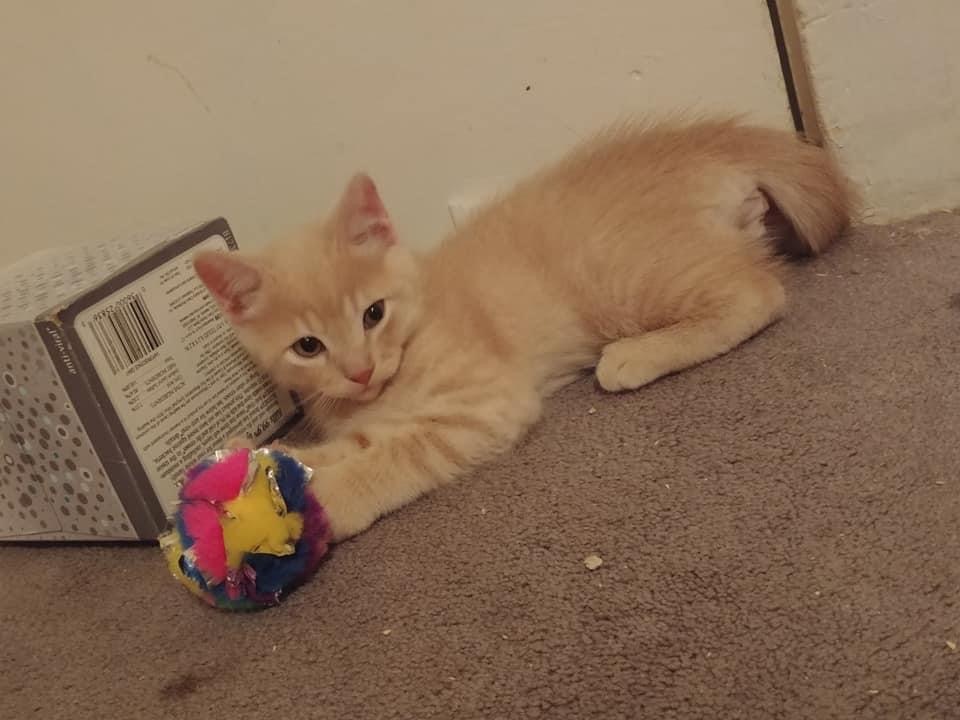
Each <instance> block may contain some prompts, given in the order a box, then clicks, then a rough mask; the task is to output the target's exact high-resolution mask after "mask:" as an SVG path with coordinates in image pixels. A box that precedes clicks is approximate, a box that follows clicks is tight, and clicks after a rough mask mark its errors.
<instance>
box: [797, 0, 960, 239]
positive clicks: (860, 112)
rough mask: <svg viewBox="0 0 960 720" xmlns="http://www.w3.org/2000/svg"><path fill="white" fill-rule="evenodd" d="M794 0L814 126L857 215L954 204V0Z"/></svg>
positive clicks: (957, 163) (958, 183)
mask: <svg viewBox="0 0 960 720" xmlns="http://www.w3.org/2000/svg"><path fill="white" fill-rule="evenodd" d="M795 4H796V7H797V10H798V16H799V28H800V34H801V38H802V40H803V42H804V44H805V47H806V54H807V60H808V67H809V70H810V75H811V80H812V85H813V91H814V94H815V96H816V101H817V105H818V109H819V114H820V116H821V119H822V124H823V130H824V133H825V136H826V138H827V140H828V142H830V143H832V144H833V145H834V146H835V147H836V148H837V151H838V153H839V155H840V157H841V158H842V160H843V162H844V163H845V166H846V167H847V168H848V170H849V171H850V173H851V174H852V175H853V177H854V179H855V180H856V181H858V182H859V184H860V185H861V186H862V187H863V189H864V193H865V195H866V200H867V202H868V205H869V207H868V208H867V212H868V216H867V218H865V219H867V220H868V221H872V222H886V221H888V220H893V219H897V218H904V217H909V216H911V215H916V214H919V213H922V212H927V211H930V210H937V209H945V208H953V207H957V206H960V44H958V42H960V3H957V2H956V0H923V1H922V2H916V1H915V2H907V1H906V0H795Z"/></svg>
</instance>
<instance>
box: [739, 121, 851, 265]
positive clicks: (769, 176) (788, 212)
mask: <svg viewBox="0 0 960 720" xmlns="http://www.w3.org/2000/svg"><path fill="white" fill-rule="evenodd" d="M741 132H742V133H744V137H743V142H744V147H743V150H744V152H743V155H742V156H741V157H743V158H746V160H747V164H748V165H749V166H750V167H749V172H750V173H751V175H753V177H754V178H755V180H756V183H757V186H758V187H759V189H760V190H761V192H763V193H764V194H765V195H766V196H767V200H768V202H769V203H770V206H771V212H770V213H769V214H768V216H767V218H766V221H767V227H768V229H769V231H770V234H771V235H772V236H773V237H774V239H775V241H776V242H777V243H778V244H779V245H780V249H781V250H782V251H784V252H787V253H789V254H791V255H816V254H818V253H820V252H823V251H824V250H825V249H826V248H827V247H828V246H829V245H830V244H831V243H832V242H833V241H834V240H835V239H836V238H837V237H838V236H839V235H840V234H842V233H843V231H844V230H846V229H847V227H848V226H849V225H850V223H851V221H852V219H853V216H854V214H855V213H856V212H857V210H858V207H859V202H860V201H859V198H858V195H857V192H856V190H855V189H854V187H853V184H852V183H851V182H850V180H849V179H848V178H847V177H846V175H845V174H844V173H843V171H842V170H841V169H840V167H839V166H838V164H837V162H836V160H835V159H834V157H833V156H832V155H831V154H830V153H829V152H828V151H827V150H824V149H823V148H820V147H817V146H816V145H812V144H810V143H807V142H805V141H803V140H801V139H800V138H799V137H797V136H796V135H794V134H792V133H788V132H782V131H778V130H770V129H765V128H756V127H742V128H741Z"/></svg>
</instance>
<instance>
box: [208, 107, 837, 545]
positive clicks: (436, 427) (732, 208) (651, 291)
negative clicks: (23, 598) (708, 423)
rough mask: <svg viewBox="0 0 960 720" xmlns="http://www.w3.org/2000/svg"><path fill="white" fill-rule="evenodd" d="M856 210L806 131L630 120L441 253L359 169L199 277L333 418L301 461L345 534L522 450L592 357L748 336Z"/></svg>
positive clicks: (699, 354)
mask: <svg viewBox="0 0 960 720" xmlns="http://www.w3.org/2000/svg"><path fill="white" fill-rule="evenodd" d="M854 203H855V196H854V191H853V189H852V187H851V186H850V184H849V183H848V181H847V180H846V179H845V177H844V176H843V175H842V174H841V172H840V170H839V169H838V168H837V167H836V165H835V164H834V162H833V160H832V159H831V157H830V156H829V155H828V154H827V153H826V152H825V151H824V150H822V149H820V148H817V147H815V146H812V145H809V144H806V143H804V142H802V141H800V140H799V139H797V138H796V137H795V136H794V135H793V134H791V133H787V132H780V131H775V130H769V129H763V128H757V127H751V126H746V125H742V124H740V123H739V122H738V121H734V120H715V121H701V122H694V123H691V124H686V125H680V124H670V123H664V124H659V125H650V126H647V127H638V126H631V125H624V126H619V127H615V128H613V129H610V130H608V131H606V132H603V133H601V134H599V135H598V136H597V137H595V138H594V139H592V140H591V141H589V142H586V143H584V144H582V145H581V146H579V147H577V148H575V149H574V150H573V151H572V152H570V153H569V154H568V155H566V156H565V157H564V158H562V159H561V160H560V161H559V162H557V163H555V164H553V165H552V166H550V167H548V168H546V169H544V170H543V171H541V172H539V173H537V174H535V175H533V176H532V177H530V178H528V179H526V180H523V181H522V182H520V183H518V184H517V185H516V186H515V187H514V189H513V190H512V191H511V192H509V193H508V194H506V195H504V196H503V197H501V198H500V199H498V200H496V201H494V202H493V203H491V204H490V205H489V206H488V207H486V208H485V209H483V210H481V211H479V212H478V213H476V214H475V215H474V216H473V217H472V218H471V219H470V220H469V222H468V223H467V224H466V225H465V226H464V227H463V228H462V229H459V230H457V231H456V232H454V233H453V234H452V235H451V236H450V237H449V238H447V239H446V240H445V241H444V242H443V243H442V244H440V245H439V246H438V247H437V248H436V249H435V250H433V251H431V252H429V253H427V254H424V255H423V256H417V255H415V254H414V253H412V252H411V251H410V250H409V249H407V248H405V247H404V246H403V245H402V244H401V243H400V242H399V240H398V238H397V233H396V230H395V228H394V226H393V224H392V223H391V220H390V217H389V215H388V214H387V211H386V209H385V208H384V204H383V202H382V201H381V199H380V197H379V195H378V192H377V189H376V187H375V185H374V183H373V181H372V180H371V179H370V178H369V177H367V176H366V175H363V174H360V175H357V176H356V177H354V178H353V179H352V180H351V181H350V183H349V185H348V187H347V188H346V191H345V192H344V194H343V197H342V199H341V200H340V202H339V204H338V205H337V207H336V208H335V209H334V210H333V212H332V213H331V214H330V216H329V217H327V218H326V219H324V220H323V221H321V222H318V223H316V224H314V225H311V226H309V227H306V228H305V229H303V230H302V231H301V232H299V233H298V234H296V235H293V236H292V237H288V238H285V239H281V240H278V241H276V242H275V243H274V244H273V245H272V246H270V247H269V248H268V249H266V250H264V251H262V252H258V253H219V252H204V253H202V254H198V255H197V257H196V259H195V269H196V272H197V273H198V275H199V276H200V278H201V279H202V280H203V282H204V283H205V284H206V286H207V288H208V289H209V291H210V292H211V294H212V295H213V297H215V298H216V300H217V301H218V303H219V304H220V307H221V308H222V311H223V313H224V314H225V316H226V317H227V318H228V319H229V321H230V322H231V323H232V324H233V326H234V327H235V329H236V332H237V333H238V335H239V338H240V340H241V342H242V344H243V345H244V347H246V349H247V350H248V351H249V352H250V354H251V355H252V356H253V358H254V359H255V360H256V362H258V363H259V365H260V366H262V367H263V368H264V369H265V370H266V371H268V372H269V373H270V374H271V375H272V377H273V378H274V379H275V380H276V382H277V383H278V384H279V385H281V386H283V387H287V388H291V389H293V390H295V391H297V392H298V393H299V394H300V395H301V396H302V397H303V398H305V403H306V405H307V409H308V415H309V417H310V418H311V420H312V422H313V424H314V426H315V427H317V428H319V429H322V431H323V434H324V436H325V440H324V442H320V443H318V444H315V445H310V446H305V447H296V448H292V449H290V452H292V453H293V454H294V455H295V456H297V457H298V458H299V459H301V460H302V461H303V462H304V463H306V464H307V465H309V466H311V467H313V468H314V469H315V470H316V473H315V479H314V481H313V482H314V489H315V490H316V493H317V496H318V497H319V499H320V501H321V503H322V504H323V505H324V507H325V508H326V511H327V513H328V514H329V518H330V522H331V526H332V529H333V534H334V539H335V540H343V539H345V538H347V537H349V536H351V535H354V534H356V533H359V532H361V531H363V530H364V529H366V528H368V527H369V526H370V525H371V524H372V523H373V522H374V521H375V520H376V519H377V518H378V517H380V516H382V515H384V514H386V513H389V512H391V511H393V510H395V509H397V508H399V507H401V506H402V505H404V504H405V503H408V502H410V501H412V500H413V499H415V498H417V497H418V496H420V495H422V494H424V493H426V492H429V491H430V490H432V489H434V488H436V487H437V486H439V485H442V484H444V483H446V482H448V481H450V480H451V479H453V478H454V477H456V476H458V475H461V474H463V473H464V472H465V471H466V470H467V469H468V468H470V467H472V466H474V465H476V464H477V463H482V462H484V461H487V460H489V459H491V458H492V457H494V456H495V455H497V454H498V453H502V452H504V451H506V450H507V449H508V448H510V447H511V446H512V445H513V444H514V443H515V442H516V441H517V439H518V438H519V437H520V436H521V435H522V434H523V433H524V431H525V430H526V429H527V428H529V427H530V426H531V424H533V423H534V422H535V421H536V420H537V418H538V416H539V415H540V410H541V403H542V400H543V398H544V397H545V396H547V395H549V394H550V393H551V392H553V391H554V390H556V389H557V388H559V387H561V386H562V385H564V384H565V383H568V382H570V381H571V380H573V379H574V378H576V377H577V376H578V375H579V374H581V373H582V372H583V371H584V370H586V369H589V368H595V373H596V377H597V380H598V382H599V384H600V386H601V387H603V388H604V389H606V390H608V391H611V392H616V391H621V390H632V389H635V388H639V387H641V386H643V385H646V384H647V383H650V382H653V381H654V380H656V379H657V378H660V377H662V376H664V375H667V374H669V373H673V372H676V371H679V370H682V369H684V368H687V367H690V366H692V365H695V364H698V363H702V362H704V361H706V360H710V359H711V358H714V357H717V356H718V355H721V354H723V353H726V352H727V351H729V350H731V349H732V348H734V347H735V346H736V345H738V344H739V343H741V342H743V341H744V340H746V339H748V338H750V337H751V336H752V335H754V334H755V333H757V332H759V331H760V330H762V329H763V328H764V327H766V326H767V325H769V324H770V323H772V322H774V321H775V320H776V319H777V318H779V317H780V316H781V314H782V313H783V312H784V304H785V296H784V288H783V285H782V284H781V281H780V279H779V277H778V261H777V255H778V253H777V250H778V249H786V250H787V251H788V252H790V253H791V254H795V255H802V254H816V253H818V252H820V251H821V250H823V249H825V248H826V247H827V245H829V244H830V242H831V241H833V240H834V239H835V238H836V237H837V236H838V235H839V234H840V233H841V232H842V231H843V230H844V229H845V228H846V227H847V225H848V224H849V222H850V219H851V212H852V209H853V207H854Z"/></svg>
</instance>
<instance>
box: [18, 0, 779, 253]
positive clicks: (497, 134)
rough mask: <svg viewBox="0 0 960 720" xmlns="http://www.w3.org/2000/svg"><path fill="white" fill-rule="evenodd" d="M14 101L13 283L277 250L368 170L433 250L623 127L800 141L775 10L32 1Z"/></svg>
mask: <svg viewBox="0 0 960 720" xmlns="http://www.w3.org/2000/svg"><path fill="white" fill-rule="evenodd" d="M528 86H529V90H528V89H527V87H528ZM0 89H2V98H3V108H2V121H0V123H2V132H0V167H2V175H0V183H2V186H0V263H6V262H9V261H10V260H12V259H14V258H16V257H19V256H22V255H24V254H26V253H27V252H29V251H31V250H33V249H36V248H39V247H44V246H50V245H56V244H62V243H64V242H79V241H84V240H92V239H100V238H103V237H108V236H113V235H116V234H120V233H123V232H126V231H129V230H132V229H149V228H150V227H152V226H156V225H166V224H168V223H169V222H171V221H179V220H181V219H188V220H189V219H193V218H195V217H202V216H211V215H214V214H221V213H222V214H225V215H226V216H227V218H228V219H229V220H230V222H231V223H232V224H233V225H234V228H235V230H236V232H237V235H238V238H239V240H240V242H241V245H243V244H248V245H249V244H254V243H259V242H262V241H263V240H264V239H265V238H266V237H268V236H269V235H272V234H273V233H275V232H277V231H280V230H282V229H284V228H285V227H288V226H289V225H292V224H295V223H299V222H301V221H303V220H306V219H308V218H309V217H311V216H313V215H315V214H318V213H320V212H322V211H324V210H325V209H326V208H327V207H328V206H329V204H330V203H331V202H332V201H333V197H334V195H335V194H336V193H337V192H339V189H340V186H341V184H342V183H343V182H344V181H345V179H346V178H347V176H348V175H349V174H350V173H352V172H353V171H354V170H356V169H358V168H365V169H367V170H369V171H370V172H372V173H373V174H374V175H375V177H377V178H378V181H379V183H380V185H381V187H382V190H383V191H384V193H385V195H386V199H387V201H388V204H389V205H390V206H391V208H392V210H393V212H394V214H395V217H396V218H397V221H398V224H399V225H400V229H401V231H402V232H404V234H405V235H406V237H407V238H408V240H409V241H410V242H413V243H416V244H419V245H421V246H423V245H427V244H429V243H433V242H436V241H437V240H438V239H439V237H440V235H441V233H443V232H445V231H446V230H447V229H448V228H449V227H450V218H449V215H448V209H447V200H448V198H449V197H450V196H452V195H455V194H458V193H460V192H461V191H462V190H464V189H465V188H469V187H471V186H473V185H474V184H476V183H477V182H479V183H480V184H482V183H484V182H486V181H487V180H489V179H491V178H497V177H512V176H514V175H516V174H517V173H518V172H521V171H523V170H526V169H528V168H531V167H533V166H535V165H536V164H537V163H539V162H541V161H542V160H544V159H547V158H548V157H550V156H552V155H553V154H554V153H556V152H558V151H560V150H562V149H563V148H565V147H566V146H567V145H568V144H570V143H571V142H573V141H574V140H575V139H576V138H577V137H579V136H580V135H582V134H583V133H585V132H588V131H589V130H590V129H592V128H594V127H596V126H598V125H600V124H602V123H605V122H607V121H608V120H611V119H613V118H614V117H616V116H617V115H618V114H621V113H623V112H632V111H654V112H657V111H665V110H672V109H676V108H679V107H694V108H721V109H728V110H738V111H748V112H751V113H752V114H753V115H754V117H755V118H756V119H758V120H760V121H765V122H769V123H772V124H775V125H780V126H783V127H790V120H789V114H788V112H787V107H786V101H785V96H784V91H783V83H782V78H781V76H780V69H779V66H778V63H777V58H776V52H775V48H774V44H773V41H772V38H771V35H770V27H769V18H768V16H767V11H766V8H765V5H764V3H762V2H759V1H758V0H727V2H724V3H719V2H717V3H696V8H695V10H694V9H693V8H692V6H691V5H690V4H687V3H678V2H674V1H673V0H650V1H648V2H636V1H635V0H601V1H599V2H595V3H589V4H588V3H584V2H581V1H580V0H523V1H522V2H517V1H516V0H485V1H484V2H471V3H465V2H462V1H458V0H406V1H405V2H401V1H400V0H396V1H390V2H386V1H385V0H369V1H367V2H360V1H357V2H347V1H345V0H309V1H308V0H286V1H283V0H281V1H279V2H271V3H262V2H228V1H227V0H203V2H188V1H187V0H166V1H165V2H145V1H143V0H140V1H137V0H88V1H87V2H76V1H75V0H69V1H68V0H56V1H54V0H47V1H46V2H29V1H28V0H10V1H9V2H8V3H6V4H5V7H4V18H3V23H2V25H0Z"/></svg>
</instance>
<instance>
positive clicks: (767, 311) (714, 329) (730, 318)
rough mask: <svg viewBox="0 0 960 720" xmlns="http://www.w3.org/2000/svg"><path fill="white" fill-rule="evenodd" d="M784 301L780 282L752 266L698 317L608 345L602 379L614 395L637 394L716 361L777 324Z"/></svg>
mask: <svg viewBox="0 0 960 720" xmlns="http://www.w3.org/2000/svg"><path fill="white" fill-rule="evenodd" d="M785 302H786V296H785V293H784V290H783V285H782V284H781V283H780V280H779V278H777V277H776V275H775V274H774V273H773V272H772V271H770V270H767V269H761V268H753V269H752V270H751V271H750V272H749V273H742V274H739V275H737V276H736V277H735V278H734V279H733V280H732V281H731V282H730V283H728V284H727V285H725V286H724V287H723V288H721V289H718V290H717V292H716V293H715V294H714V295H713V297H709V296H708V297H707V299H706V300H705V301H704V302H702V303H698V308H697V315H696V316H691V317H688V318H684V319H682V320H680V321H678V322H676V323H674V324H673V325H668V326H666V327H663V328H660V329H659V330H654V331H651V332H648V333H644V334H643V335H638V336H636V337H627V338H622V339H620V340H616V341H614V342H612V343H610V344H609V345H607V346H606V347H604V349H603V351H602V353H601V356H600V361H599V362H598V363H597V368H596V375H597V380H598V381H599V383H600V386H601V387H602V388H603V389H604V390H607V391H609V392H618V391H621V390H633V389H635V388H639V387H642V386H643V385H646V384H648V383H651V382H653V381H654V380H656V379H658V378H661V377H663V376H664V375H669V374H670V373H674V372H677V371H679V370H684V369H686V368H688V367H692V366H694V365H698V364H700V363H702V362H706V361H707V360H711V359H713V358H715V357H717V356H719V355H723V354H724V353H726V352H728V351H730V350H732V349H733V348H734V347H736V346H737V345H739V344H740V343H742V342H744V341H745V340H747V339H749V338H751V337H752V336H753V335H755V334H757V333H758V332H760V331H761V330H763V329H764V328H765V327H767V326H768V325H770V324H771V323H773V322H774V321H776V320H777V319H778V318H779V317H780V316H781V315H782V313H783V309H784V306H785Z"/></svg>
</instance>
